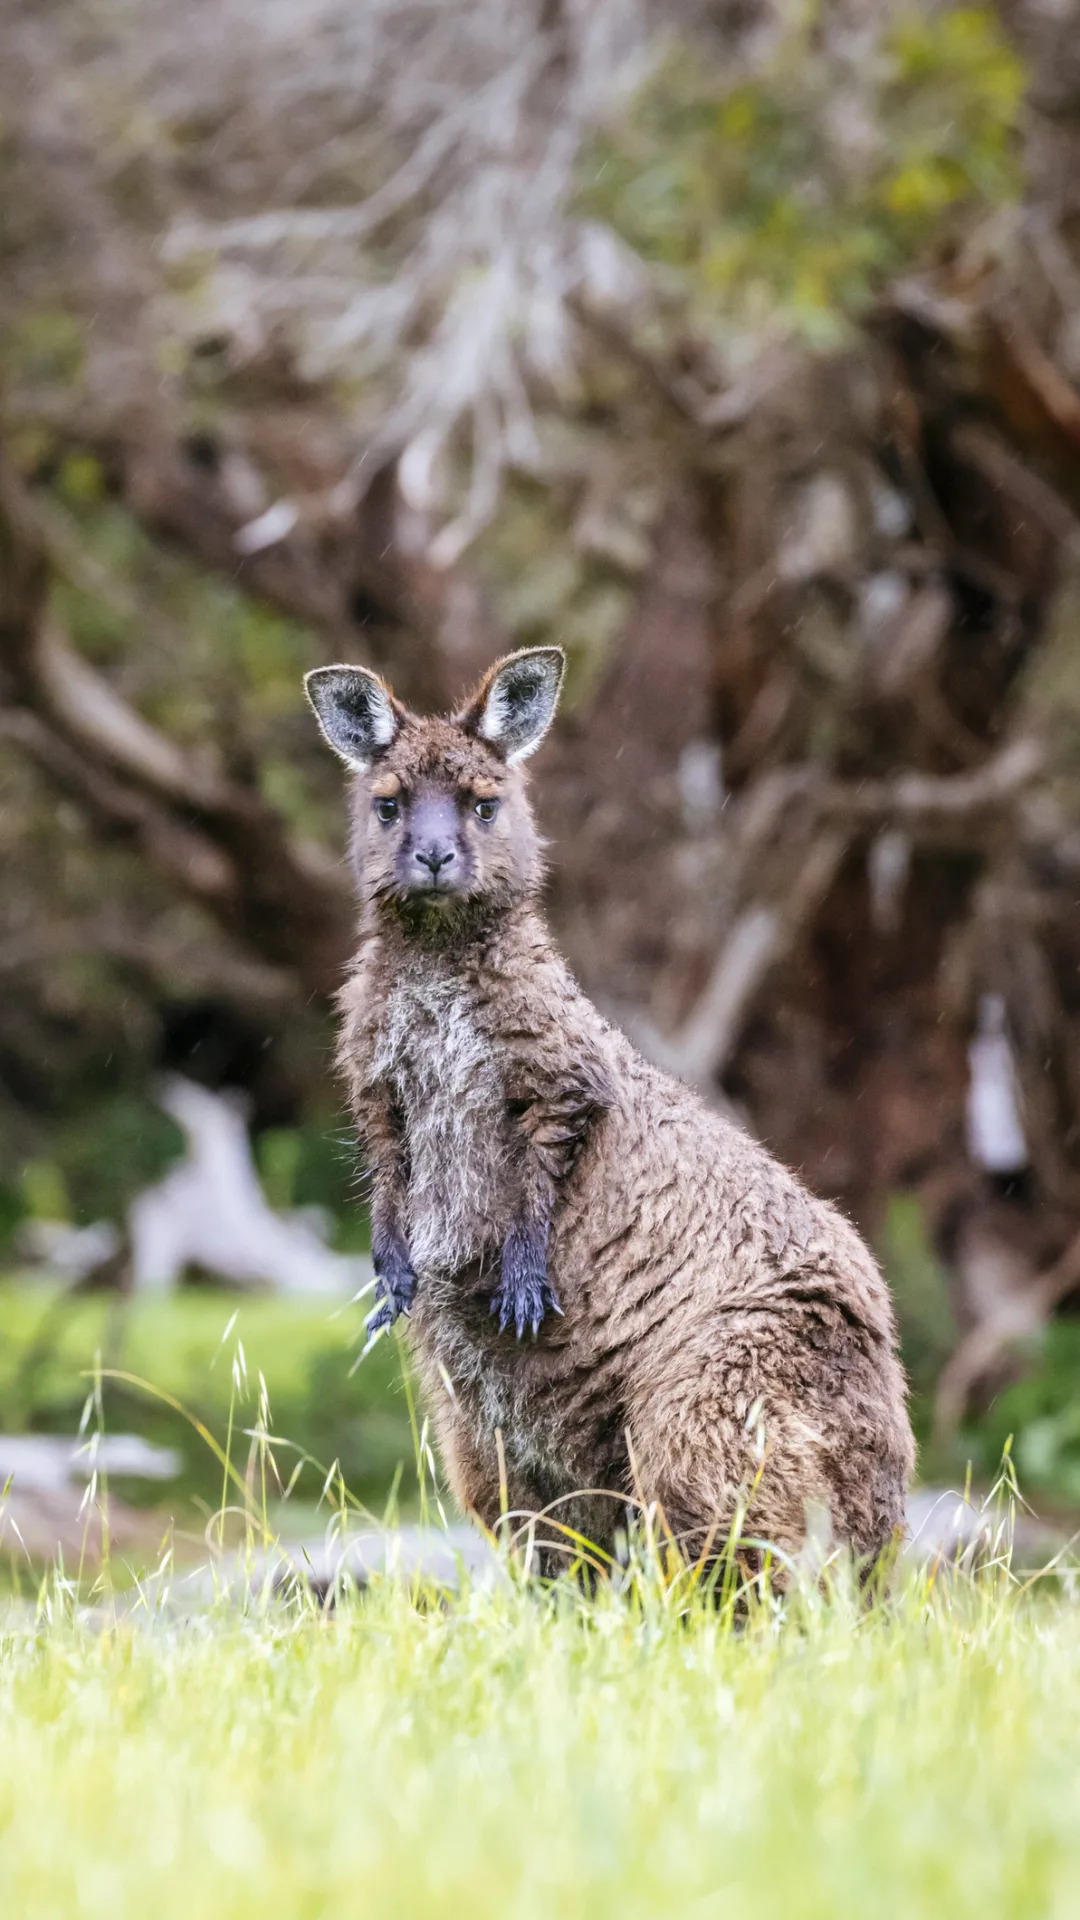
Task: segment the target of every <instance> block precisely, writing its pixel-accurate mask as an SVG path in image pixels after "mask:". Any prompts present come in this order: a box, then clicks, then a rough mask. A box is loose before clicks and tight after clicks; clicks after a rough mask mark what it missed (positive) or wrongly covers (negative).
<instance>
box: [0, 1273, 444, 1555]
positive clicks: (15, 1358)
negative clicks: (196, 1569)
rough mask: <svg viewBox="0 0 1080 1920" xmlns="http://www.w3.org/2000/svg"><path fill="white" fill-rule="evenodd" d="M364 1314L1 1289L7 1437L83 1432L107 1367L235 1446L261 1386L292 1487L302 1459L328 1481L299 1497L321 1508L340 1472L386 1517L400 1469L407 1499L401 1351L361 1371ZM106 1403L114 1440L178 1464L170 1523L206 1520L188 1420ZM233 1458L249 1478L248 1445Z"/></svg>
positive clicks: (201, 1451)
mask: <svg viewBox="0 0 1080 1920" xmlns="http://www.w3.org/2000/svg"><path fill="white" fill-rule="evenodd" d="M367 1304H368V1303H366V1302H363V1301H361V1302H360V1303H358V1304H357V1305H355V1306H350V1307H343V1308H340V1309H337V1310H335V1309H334V1308H332V1307H329V1306H327V1304H326V1303H325V1302H321V1303H319V1304H314V1303H311V1304H309V1303H307V1302H304V1301H295V1300H275V1299H271V1298H265V1297H264V1298H253V1299H249V1300H243V1301H240V1302H238V1301H237V1299H236V1297H235V1295H223V1294H220V1293H215V1292H211V1291H200V1290H189V1291H185V1292H182V1293H180V1294H178V1295H175V1296H173V1297H172V1298H169V1299H163V1300H155V1299H145V1298H144V1299H137V1300H124V1299H122V1298H118V1297H116V1296H115V1295H114V1296H103V1295H101V1294H95V1295H85V1294H84V1295H76V1296H75V1297H74V1298H71V1297H68V1296H66V1295H64V1294H63V1293H62V1292H60V1291H58V1290H57V1289H56V1288H55V1287H52V1286H50V1285H49V1284H48V1283H46V1282H44V1281H40V1280H37V1281H21V1282H20V1281H9V1282H8V1283H7V1284H6V1285H3V1286H0V1431H2V1432H18V1431H23V1430H32V1431H37V1432H54V1433H68V1434H70V1433H74V1432H75V1431H76V1429H77V1427H78V1424H79V1419H80V1415H81V1412H82V1408H83V1405H84V1403H85V1401H86V1397H87V1393H88V1391H89V1385H90V1375H91V1373H92V1370H93V1368H94V1365H95V1363H96V1362H97V1361H98V1360H100V1361H101V1363H102V1365H103V1366H104V1367H106V1368H110V1369H114V1370H116V1371H120V1372H124V1373H128V1374H132V1375H134V1376H136V1377H137V1378H138V1379H140V1380H143V1381H145V1382H146V1383H147V1385H148V1388H151V1389H157V1390H158V1391H159V1393H164V1394H167V1395H171V1396H172V1398H173V1399H175V1400H178V1401H179V1402H180V1403H181V1405H182V1406H183V1407H184V1408H186V1409H187V1411H188V1412H189V1413H190V1414H192V1415H194V1416H195V1417H196V1418H198V1419H199V1420H201V1421H202V1422H203V1424H204V1425H205V1426H206V1427H207V1428H208V1429H209V1431H210V1432H211V1433H212V1434H213V1435H214V1436H215V1438H216V1439H217V1440H218V1441H219V1442H221V1443H222V1444H224V1442H225V1439H226V1436H227V1433H228V1428H229V1419H230V1407H231V1408H232V1419H233V1427H234V1430H235V1432H236V1433H237V1434H238V1435H242V1434H243V1431H244V1429H245V1428H250V1427H252V1426H253V1425H254V1422H255V1417H256V1413H257V1407H258V1397H259V1380H260V1375H261V1376H262V1378H263V1379H264V1380H265V1382H266V1388H267V1393H268V1397H269V1403H270V1408H271V1414H272V1418H273V1423H274V1426H273V1430H274V1433H275V1434H277V1435H280V1436H281V1446H280V1453H279V1456H278V1458H279V1469H280V1472H281V1478H282V1480H283V1481H287V1480H288V1478H289V1475H290V1474H291V1472H292V1469H293V1465H294V1463H295V1461H296V1459H297V1451H296V1450H297V1448H299V1449H302V1450H303V1451H305V1452H307V1453H309V1454H311V1455H312V1456H313V1457H314V1459H316V1460H317V1461H320V1462H321V1463H322V1472H319V1471H318V1470H317V1469H316V1468H315V1467H307V1468H305V1469H304V1470H303V1472H302V1474H301V1477H300V1480H299V1481H298V1484H297V1497H298V1498H299V1499H300V1500H308V1501H314V1500H316V1499H317V1498H318V1495H319V1492H320V1489H321V1486H322V1482H323V1478H324V1476H325V1470H326V1469H327V1468H329V1467H330V1466H331V1464H332V1463H333V1461H334V1460H338V1461H339V1462H340V1464H341V1469H342V1472H343V1474H344V1478H345V1482H346V1485H347V1486H348V1487H349V1489H350V1491H351V1492H352V1493H353V1494H355V1496H356V1497H357V1498H358V1499H361V1500H365V1501H370V1502H371V1503H373V1505H375V1506H376V1507H377V1508H379V1509H381V1507H382V1504H383V1502H384V1501H385V1499H386V1495H387V1492H388V1489H389V1488H390V1486H391V1484H392V1482H393V1480H394V1477H395V1474H396V1473H397V1471H398V1469H399V1468H402V1467H404V1468H405V1469H407V1471H406V1473H405V1477H404V1492H405V1497H406V1499H407V1498H408V1497H409V1489H410V1487H411V1486H412V1485H413V1479H414V1475H413V1469H412V1461H413V1443H412V1439H411V1436H410V1428H409V1417H408V1408H407V1403H406V1399H405V1395H404V1392H403V1387H402V1373H401V1367H402V1360H401V1350H400V1349H399V1346H398V1344H397V1342H396V1341H394V1340H381V1341H380V1342H379V1343H378V1345H377V1346H376V1347H375V1348H374V1349H373V1350H372V1352H371V1353H370V1354H368V1356H367V1357H366V1359H365V1360H364V1362H363V1364H362V1366H360V1367H358V1368H357V1370H356V1371H355V1373H354V1372H352V1371H351V1369H352V1367H353V1363H354V1361H355V1359H356V1356H357V1353H358V1351H359V1348H360V1346H361V1345H362V1344H363V1337H364V1332H363V1317H364V1313H365V1311H366V1305H367ZM223 1336H225V1340H224V1344H223ZM237 1353H240V1354H241V1355H242V1361H243V1365H242V1367H241V1368H240V1370H239V1375H238V1379H239V1384H237V1377H235V1376H237V1369H236V1368H235V1367H234V1364H233V1362H234V1355H236V1354H237ZM103 1401H104V1409H105V1424H106V1429H107V1430H108V1431H112V1432H118V1431H123V1432H129V1433H132V1432H133V1433H140V1434H143V1435H144V1436H145V1437H146V1438H147V1439H149V1440H153V1441H156V1442H158V1444H160V1445H164V1446H170V1447H175V1448H176V1449H177V1450H178V1452H179V1453H180V1455H181V1458H182V1459H183V1462H184V1468H183V1473H182V1475H181V1477H180V1479H179V1481H178V1482H176V1483H175V1484H174V1485H170V1488H169V1490H168V1495H167V1500H166V1504H167V1505H168V1507H169V1509H170V1511H177V1510H178V1511H179V1517H180V1519H181V1521H183V1520H184V1518H185V1514H186V1511H187V1509H188V1508H189V1505H190V1502H192V1501H193V1500H195V1501H199V1502H201V1503H202V1505H203V1508H204V1511H205V1510H207V1509H209V1510H213V1509H215V1508H216V1507H217V1506H218V1504H219V1503H220V1499H221V1489H222V1481H221V1468H220V1466H219V1465H218V1463H217V1462H216V1460H215V1458H214V1456H213V1454H212V1453H211V1452H210V1450H209V1449H208V1448H207V1446H206V1444H205V1442H204V1441H203V1440H202V1439H200V1437H199V1435H198V1434H197V1433H196V1432H195V1430H194V1428H193V1427H192V1425H191V1423H190V1421H189V1420H188V1419H186V1418H185V1417H184V1415H183V1414H181V1413H178V1412H177V1411H176V1410H175V1409H174V1408H173V1407H171V1406H169V1405H168V1404H167V1402H166V1401H164V1400H162V1399H160V1398H158V1397H155V1394H154V1392H152V1391H143V1390H141V1389H139V1388H137V1387H134V1386H130V1385H126V1384H124V1383H123V1382H118V1381H111V1380H106V1381H105V1383H104V1387H103ZM236 1451H237V1453H238V1456H239V1459H240V1463H241V1465H243V1462H244V1460H245V1459H246V1457H247V1451H248V1442H247V1440H246V1439H243V1438H240V1439H238V1441H237V1443H236ZM122 1491H123V1493H124V1496H125V1498H128V1499H131V1500H136V1501H138V1500H143V1501H145V1500H147V1499H152V1500H154V1501H160V1500H161V1497H162V1496H161V1489H160V1488H159V1487H155V1486H154V1485H153V1484H152V1483H149V1482H135V1483H132V1485H130V1486H125V1487H124V1488H123V1489H122Z"/></svg>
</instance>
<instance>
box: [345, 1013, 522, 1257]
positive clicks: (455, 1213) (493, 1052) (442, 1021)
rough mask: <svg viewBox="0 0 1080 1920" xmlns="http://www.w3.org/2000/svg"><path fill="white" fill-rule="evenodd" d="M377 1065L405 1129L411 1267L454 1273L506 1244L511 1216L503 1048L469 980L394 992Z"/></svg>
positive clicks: (511, 1174)
mask: <svg viewBox="0 0 1080 1920" xmlns="http://www.w3.org/2000/svg"><path fill="white" fill-rule="evenodd" d="M375 1064H376V1070H377V1071H378V1072H379V1073H380V1074H381V1075H383V1076H384V1077H385V1078H386V1080H387V1082H388V1083H389V1086H390V1088H391V1091H392V1093H393V1096H394V1101H395V1104H396V1106H397V1109H398V1112H399V1114H400V1116H401V1121H402V1125H403V1127H404V1133H405V1160H406V1175H407V1202H406V1215H407V1219H406V1227H407V1235H408V1240H409V1247H410V1251H411V1253H412V1258H413V1265H414V1266H415V1268H416V1270H417V1272H418V1273H419V1274H423V1273H425V1272H442V1273H453V1272H455V1271H456V1270H457V1269H459V1268H461V1267H462V1266H464V1265H466V1264H467V1263H468V1262H469V1261H471V1260H476V1259H479V1258H482V1257H483V1256H484V1255H485V1254H486V1253H488V1252H489V1251H491V1250H493V1249H494V1248H495V1247H496V1246H497V1245H499V1244H501V1241H502V1240H503V1239H504V1238H505V1234H506V1229H507V1227H508V1225H509V1220H510V1216H511V1213H512V1210H513V1200H514V1195H515V1168H514V1162H513V1155H512V1152H511V1139H510V1127H509V1120H508V1116H507V1111H506V1096H505V1089H504V1072H503V1063H502V1059H501V1056H500V1053H499V1050H498V1048H497V1046H496V1045H495V1043H494V1042H493V1041H492V1039H491V1037H490V1035H488V1034H486V1033H485V1032H484V1031H483V1029H482V1028H481V1026H480V1024H479V1023H478V1021H477V1019H476V1016H475V1013H474V1011H473V1008H472V1006H471V1004H470V1000H469V997H468V994H467V992H466V990H465V988H464V985H463V984H462V983H459V982H457V981H455V980H453V979H445V978H439V977H438V976H434V977H425V976H422V975H421V976H414V977H411V978H409V979H406V980H402V981H401V982H400V983H399V984H398V985H396V986H395V987H394V989H393V991H392V993H391V994H390V997H389V1001H388V1004H387V1007H386V1013H385V1017H384V1020H383V1022H382V1025H381V1029H380V1032H379V1036H378V1042H377V1055H376V1062H375Z"/></svg>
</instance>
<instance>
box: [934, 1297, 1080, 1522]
mask: <svg viewBox="0 0 1080 1920" xmlns="http://www.w3.org/2000/svg"><path fill="white" fill-rule="evenodd" d="M1020 1358H1021V1364H1022V1369H1023V1370H1022V1372H1021V1373H1020V1375H1019V1378H1017V1379H1015V1380H1014V1381H1013V1382H1012V1383H1011V1384H1010V1385H1008V1386H1006V1387H1004V1388H1003V1389H1002V1390H1001V1391H1000V1392H999V1393H997V1394H996V1395H995V1396H994V1399H993V1400H992V1402H991V1404H990V1405H989V1407H987V1408H986V1409H985V1411H984V1412H983V1413H982V1414H981V1416H980V1418H979V1421H978V1423H977V1424H973V1425H972V1426H971V1427H970V1428H969V1429H967V1430H965V1432H964V1433H963V1434H962V1435H961V1437H960V1447H961V1450H962V1451H963V1452H964V1453H965V1454H966V1455H967V1456H968V1457H970V1458H971V1460H972V1462H973V1464H974V1466H975V1468H976V1470H977V1471H979V1472H985V1471H986V1470H987V1464H988V1462H991V1461H993V1460H994V1459H996V1458H998V1457H999V1455H1000V1452H1001V1448H1002V1446H1003V1445H1004V1442H1005V1441H1006V1440H1007V1439H1008V1437H1009V1435H1010V1434H1012V1435H1014V1436H1015V1437H1014V1441H1013V1455H1014V1458H1015V1460H1016V1465H1017V1470H1018V1473H1019V1476H1020V1482H1021V1485H1022V1487H1023V1488H1024V1491H1025V1493H1029V1494H1031V1495H1038V1496H1041V1497H1042V1498H1043V1499H1049V1500H1052V1501H1056V1502H1059V1503H1061V1504H1062V1505H1064V1506H1071V1507H1080V1321H1078V1320H1076V1319H1071V1318H1070V1319H1062V1320H1055V1321H1053V1322H1051V1324H1050V1326H1049V1327H1047V1329H1046V1332H1045V1334H1044V1335H1043V1336H1042V1339H1041V1340H1040V1341H1039V1342H1038V1343H1037V1344H1035V1345H1034V1346H1032V1347H1030V1348H1029V1349H1028V1351H1027V1353H1026V1354H1024V1355H1022V1356H1020Z"/></svg>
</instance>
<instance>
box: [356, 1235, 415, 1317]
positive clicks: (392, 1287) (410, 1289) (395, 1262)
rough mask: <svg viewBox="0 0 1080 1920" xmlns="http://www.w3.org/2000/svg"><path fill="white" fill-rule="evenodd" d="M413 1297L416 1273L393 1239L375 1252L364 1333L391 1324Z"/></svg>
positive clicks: (401, 1244) (400, 1244) (403, 1248)
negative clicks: (372, 1299)
mask: <svg viewBox="0 0 1080 1920" xmlns="http://www.w3.org/2000/svg"><path fill="white" fill-rule="evenodd" d="M415 1298H416V1275H415V1273H414V1272H413V1265H412V1261H411V1260H410V1259H409V1254H408V1249H407V1248H406V1246H405V1243H404V1241H402V1240H398V1239H393V1240H390V1241H388V1242H387V1244H386V1245H385V1246H382V1247H380V1248H379V1249H378V1251H377V1252H376V1254H375V1306H374V1308H373V1310H372V1312H371V1313H370V1314H369V1315H368V1318H367V1330H368V1336H369V1338H370V1336H371V1335H372V1334H373V1333H382V1331H383V1329H384V1328H386V1327H392V1326H393V1324H394V1321H395V1320H396V1319H398V1317H399V1315H401V1314H403V1313H408V1311H409V1308H410V1307H411V1306H412V1303H413V1301H414V1299H415Z"/></svg>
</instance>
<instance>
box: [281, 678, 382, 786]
mask: <svg viewBox="0 0 1080 1920" xmlns="http://www.w3.org/2000/svg"><path fill="white" fill-rule="evenodd" d="M304 691H305V693H306V694H307V697H308V699H309V700H310V701H311V704H312V706H313V707H314V709H315V718H316V719H317V721H318V723H319V725H320V727H321V728H322V731H323V735H324V738H325V739H326V740H327V742H328V743H329V745H330V746H332V747H333V749H334V752H335V753H337V754H340V756H341V758H342V759H343V760H344V762H345V764H346V766H347V767H352V769H353V771H354V772H355V773H363V772H365V770H366V769H367V768H368V767H370V765H371V763H372V761H373V760H375V759H377V758H378V756H379V754H380V753H385V751H386V749H387V747H388V746H389V745H390V744H391V742H392V741H393V740H394V739H395V738H396V737H397V734H398V733H399V732H400V730H401V726H402V724H403V722H404V719H405V712H404V709H403V708H402V707H400V706H399V705H398V703H397V701H396V700H395V699H394V696H393V694H392V693H391V691H390V689H389V687H388V686H386V685H385V683H384V682H383V681H382V680H380V679H379V676H378V674H377V673H369V672H368V670H367V668H366V667H316V668H315V669H314V671H313V672H311V673H309V674H305V676H304Z"/></svg>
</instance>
